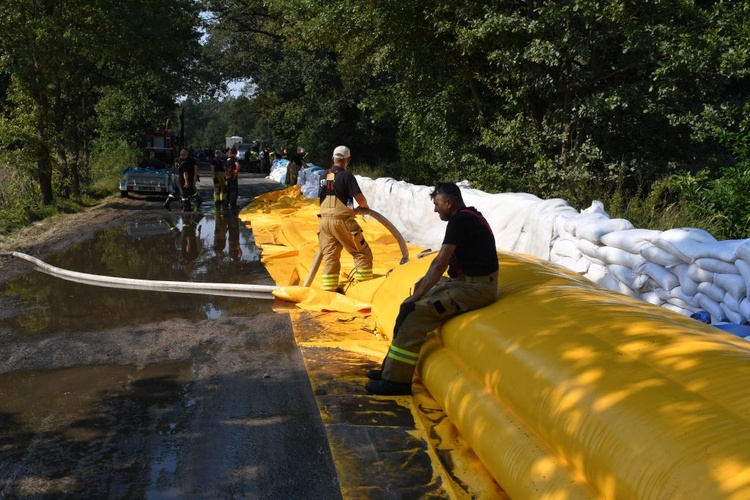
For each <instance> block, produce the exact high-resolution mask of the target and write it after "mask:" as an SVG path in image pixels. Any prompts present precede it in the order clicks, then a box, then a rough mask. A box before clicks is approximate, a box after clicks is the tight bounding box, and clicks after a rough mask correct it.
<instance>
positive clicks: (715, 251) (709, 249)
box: [693, 240, 748, 262]
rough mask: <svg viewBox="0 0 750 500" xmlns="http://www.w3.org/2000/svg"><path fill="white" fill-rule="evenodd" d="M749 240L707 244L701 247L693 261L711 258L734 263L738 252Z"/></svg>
mask: <svg viewBox="0 0 750 500" xmlns="http://www.w3.org/2000/svg"><path fill="white" fill-rule="evenodd" d="M747 241H748V240H723V241H717V242H716V243H706V244H705V245H701V247H700V248H699V249H698V251H697V252H696V253H695V255H694V256H693V259H702V258H703V257H710V258H712V259H718V260H723V261H724V262H734V259H736V258H737V250H738V249H739V247H740V246H742V245H743V244H744V243H745V242H747Z"/></svg>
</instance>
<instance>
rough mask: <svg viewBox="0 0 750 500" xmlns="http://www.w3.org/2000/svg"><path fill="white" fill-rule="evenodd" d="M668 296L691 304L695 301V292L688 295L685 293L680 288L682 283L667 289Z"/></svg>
mask: <svg viewBox="0 0 750 500" xmlns="http://www.w3.org/2000/svg"><path fill="white" fill-rule="evenodd" d="M696 288H697V287H696ZM696 293H698V292H696ZM669 296H670V297H674V298H676V299H680V300H681V301H683V302H686V303H688V304H691V305H692V304H694V303H695V294H690V295H688V294H686V293H685V291H684V290H683V289H682V285H680V286H676V287H674V288H672V289H671V290H670V291H669Z"/></svg>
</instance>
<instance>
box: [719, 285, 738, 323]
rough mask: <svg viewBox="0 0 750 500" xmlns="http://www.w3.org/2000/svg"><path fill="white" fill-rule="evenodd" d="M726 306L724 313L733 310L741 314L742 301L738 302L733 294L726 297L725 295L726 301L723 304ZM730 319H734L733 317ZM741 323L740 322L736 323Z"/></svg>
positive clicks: (727, 294)
mask: <svg viewBox="0 0 750 500" xmlns="http://www.w3.org/2000/svg"><path fill="white" fill-rule="evenodd" d="M722 304H724V306H726V307H725V308H724V311H725V312H726V310H727V309H731V310H732V311H736V312H737V314H740V301H739V300H737V299H736V298H734V297H733V296H732V294H731V293H729V292H727V293H726V295H724V301H723V302H722ZM729 319H732V318H731V317H730V318H729ZM736 323H739V322H736Z"/></svg>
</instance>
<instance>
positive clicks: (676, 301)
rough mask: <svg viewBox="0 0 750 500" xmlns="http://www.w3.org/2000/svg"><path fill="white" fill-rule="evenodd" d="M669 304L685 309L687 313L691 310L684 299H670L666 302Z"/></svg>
mask: <svg viewBox="0 0 750 500" xmlns="http://www.w3.org/2000/svg"><path fill="white" fill-rule="evenodd" d="M666 303H667V304H672V305H673V306H677V307H680V308H681V309H684V310H685V311H687V310H689V309H690V308H691V305H690V304H688V303H687V302H685V301H684V300H682V299H678V298H677V297H669V298H668V299H667V301H666Z"/></svg>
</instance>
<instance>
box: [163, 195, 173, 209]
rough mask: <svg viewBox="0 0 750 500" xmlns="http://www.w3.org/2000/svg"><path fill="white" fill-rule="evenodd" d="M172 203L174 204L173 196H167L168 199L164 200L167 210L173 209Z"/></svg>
mask: <svg viewBox="0 0 750 500" xmlns="http://www.w3.org/2000/svg"><path fill="white" fill-rule="evenodd" d="M171 204H172V197H171V196H167V200H166V201H165V202H164V205H163V207H164V208H166V209H167V210H169V211H170V212H171V211H172V209H171V208H169V205H171Z"/></svg>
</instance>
